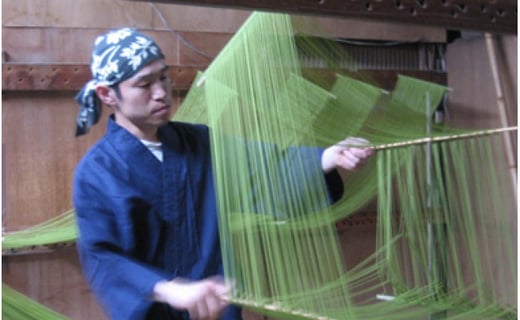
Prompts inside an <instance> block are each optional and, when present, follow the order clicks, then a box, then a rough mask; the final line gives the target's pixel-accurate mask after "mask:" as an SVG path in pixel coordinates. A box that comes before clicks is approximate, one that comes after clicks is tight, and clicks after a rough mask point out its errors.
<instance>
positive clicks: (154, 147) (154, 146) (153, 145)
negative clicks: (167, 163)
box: [140, 139, 163, 162]
mask: <svg viewBox="0 0 520 320" xmlns="http://www.w3.org/2000/svg"><path fill="white" fill-rule="evenodd" d="M140 140H141V142H142V143H143V144H144V145H145V146H146V147H147V148H148V150H150V151H151V152H152V153H153V155H154V156H155V157H156V158H157V159H158V160H159V161H161V162H162V160H163V153H162V148H161V146H162V143H160V142H153V141H148V140H142V139H140Z"/></svg>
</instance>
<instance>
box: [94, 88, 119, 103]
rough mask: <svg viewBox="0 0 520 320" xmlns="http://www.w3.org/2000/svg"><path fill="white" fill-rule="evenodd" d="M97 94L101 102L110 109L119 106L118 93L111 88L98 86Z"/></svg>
mask: <svg viewBox="0 0 520 320" xmlns="http://www.w3.org/2000/svg"><path fill="white" fill-rule="evenodd" d="M96 94H97V96H98V97H99V99H101V101H102V102H103V103H104V104H106V105H108V106H109V107H114V106H115V105H116V104H117V101H118V100H117V96H116V92H115V91H114V89H113V88H110V87H109V86H103V85H100V86H97V87H96Z"/></svg>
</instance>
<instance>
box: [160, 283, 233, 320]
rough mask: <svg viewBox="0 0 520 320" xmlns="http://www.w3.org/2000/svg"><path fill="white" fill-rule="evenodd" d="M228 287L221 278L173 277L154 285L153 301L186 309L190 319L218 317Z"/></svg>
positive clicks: (224, 302)
mask: <svg viewBox="0 0 520 320" xmlns="http://www.w3.org/2000/svg"><path fill="white" fill-rule="evenodd" d="M229 291H230V287H229V286H228V285H226V284H225V283H224V281H223V280H222V279H221V278H216V277H215V278H208V279H205V280H201V281H186V280H183V279H174V280H171V281H161V282H158V283H157V284H156V285H155V287H154V301H158V302H163V303H167V304H169V305H170V306H172V307H173V308H175V309H177V310H186V311H188V313H189V314H190V318H191V319H197V320H198V319H208V320H213V319H218V317H219V316H220V313H221V312H222V310H223V309H224V307H226V306H227V304H228V303H227V302H226V296H227V294H228V292H229Z"/></svg>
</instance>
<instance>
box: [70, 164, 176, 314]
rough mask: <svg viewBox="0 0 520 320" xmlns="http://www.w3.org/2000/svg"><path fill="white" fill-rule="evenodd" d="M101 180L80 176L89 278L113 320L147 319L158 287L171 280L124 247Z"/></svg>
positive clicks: (78, 196) (82, 241) (79, 209)
mask: <svg viewBox="0 0 520 320" xmlns="http://www.w3.org/2000/svg"><path fill="white" fill-rule="evenodd" d="M95 179H99V177H96V176H94V177H90V176H86V175H85V174H78V173H76V177H75V182H74V192H73V201H74V206H75V210H76V216H77V226H78V229H79V238H78V242H77V248H78V252H79V256H80V261H81V265H82V269H83V272H84V274H85V278H86V280H87V282H88V284H89V286H90V288H91V290H92V291H93V293H94V295H95V296H96V298H97V299H98V301H99V302H100V304H101V305H102V307H103V308H104V310H105V311H106V312H107V313H108V314H109V316H110V318H111V319H125V320H126V319H143V318H145V315H146V313H147V312H148V310H149V308H150V307H151V306H152V304H153V301H152V300H151V296H152V293H153V287H154V285H155V284H156V283H157V282H158V281H160V280H164V279H167V275H165V274H163V273H162V272H161V271H159V270H157V269H155V268H153V267H151V266H149V265H145V264H143V263H141V262H138V261H137V260H135V259H133V258H132V256H131V255H129V254H127V253H126V252H127V250H125V248H124V241H122V240H121V235H120V233H122V232H121V231H122V230H123V231H124V228H125V227H127V226H124V225H123V226H121V223H120V221H117V218H116V216H115V214H114V210H125V208H124V207H121V208H114V207H110V206H107V203H108V202H107V197H108V196H107V193H106V190H102V189H103V187H106V186H99V185H98V184H95V183H93V181H95Z"/></svg>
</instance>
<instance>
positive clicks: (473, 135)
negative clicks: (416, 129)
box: [348, 126, 518, 150]
mask: <svg viewBox="0 0 520 320" xmlns="http://www.w3.org/2000/svg"><path fill="white" fill-rule="evenodd" d="M515 130H518V127H517V126H514V127H507V128H498V129H489V130H481V131H475V132H470V133H462V134H457V135H449V136H438V137H426V138H419V139H413V140H408V141H400V142H395V143H387V144H381V145H373V146H371V145H368V146H360V145H357V146H356V147H368V148H372V149H374V150H387V149H395V148H402V147H408V146H413V145H420V144H426V143H435V142H445V141H451V140H460V139H469V138H476V137H481V136H487V135H492V134H497V133H504V132H510V131H515ZM348 146H350V147H354V145H348Z"/></svg>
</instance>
